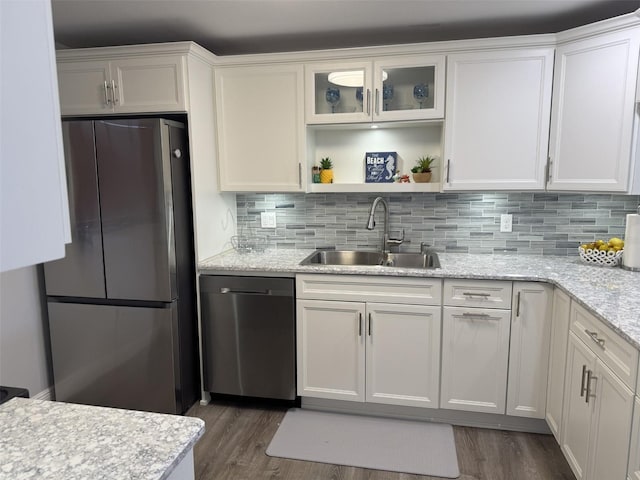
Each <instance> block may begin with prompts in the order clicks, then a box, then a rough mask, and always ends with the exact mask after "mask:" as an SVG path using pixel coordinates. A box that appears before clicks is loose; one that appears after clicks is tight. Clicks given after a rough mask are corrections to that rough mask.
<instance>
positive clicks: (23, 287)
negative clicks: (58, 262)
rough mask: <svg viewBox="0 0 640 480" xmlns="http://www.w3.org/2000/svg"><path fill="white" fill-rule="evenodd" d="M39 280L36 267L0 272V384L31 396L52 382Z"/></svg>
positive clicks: (47, 335)
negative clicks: (24, 390)
mask: <svg viewBox="0 0 640 480" xmlns="http://www.w3.org/2000/svg"><path fill="white" fill-rule="evenodd" d="M40 282H41V279H40V278H39V275H38V269H37V267H35V266H32V267H25V268H20V269H17V270H11V271H8V272H3V273H0V384H1V385H7V386H11V387H23V388H27V389H28V390H29V393H30V394H31V396H34V395H36V394H38V393H41V392H42V391H44V390H46V389H47V388H48V387H49V386H50V385H51V384H52V381H51V378H52V377H51V375H50V373H49V367H48V361H47V358H48V356H49V355H48V350H49V347H48V344H49V334H48V330H47V326H46V319H45V317H44V314H43V310H44V309H45V308H46V306H45V305H43V303H42V299H41V296H40Z"/></svg>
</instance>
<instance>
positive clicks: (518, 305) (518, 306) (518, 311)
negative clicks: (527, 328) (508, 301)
mask: <svg viewBox="0 0 640 480" xmlns="http://www.w3.org/2000/svg"><path fill="white" fill-rule="evenodd" d="M519 316H520V292H518V301H517V303H516V317H519Z"/></svg>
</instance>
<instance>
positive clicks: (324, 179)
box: [320, 157, 333, 183]
mask: <svg viewBox="0 0 640 480" xmlns="http://www.w3.org/2000/svg"><path fill="white" fill-rule="evenodd" d="M320 167H321V168H322V170H321V171H320V183H333V170H332V169H333V162H332V161H331V159H330V158H329V157H325V158H323V159H322V160H320Z"/></svg>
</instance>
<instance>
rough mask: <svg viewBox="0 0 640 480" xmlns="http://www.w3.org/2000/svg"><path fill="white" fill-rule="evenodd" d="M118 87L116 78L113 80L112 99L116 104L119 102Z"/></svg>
mask: <svg viewBox="0 0 640 480" xmlns="http://www.w3.org/2000/svg"><path fill="white" fill-rule="evenodd" d="M117 88H118V86H117V85H116V81H115V80H111V99H112V100H113V104H114V105H115V104H116V103H118V102H119V100H118V96H117V95H116V89H117Z"/></svg>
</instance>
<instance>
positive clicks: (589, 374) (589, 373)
mask: <svg viewBox="0 0 640 480" xmlns="http://www.w3.org/2000/svg"><path fill="white" fill-rule="evenodd" d="M591 380H598V377H596V376H595V375H594V374H593V372H592V371H591V370H587V393H586V394H585V396H584V401H585V402H586V403H589V399H590V398H596V394H595V393H591Z"/></svg>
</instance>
